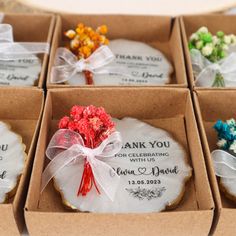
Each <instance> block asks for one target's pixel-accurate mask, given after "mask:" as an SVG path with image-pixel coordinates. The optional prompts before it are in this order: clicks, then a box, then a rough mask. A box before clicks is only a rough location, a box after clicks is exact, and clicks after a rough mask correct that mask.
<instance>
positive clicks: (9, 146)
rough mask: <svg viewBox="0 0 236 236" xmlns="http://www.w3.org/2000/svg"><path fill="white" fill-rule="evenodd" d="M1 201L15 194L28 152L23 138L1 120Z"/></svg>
mask: <svg viewBox="0 0 236 236" xmlns="http://www.w3.org/2000/svg"><path fill="white" fill-rule="evenodd" d="M0 134H1V135H0V203H4V202H6V200H7V198H8V197H10V196H11V195H13V194H14V190H15V188H16V186H17V183H18V179H19V177H20V175H21V174H22V171H23V168H24V163H25V158H26V153H25V145H24V144H23V143H22V138H21V137H20V136H19V135H18V134H16V133H14V132H13V131H11V130H10V128H9V126H8V125H7V124H5V123H3V122H1V121H0Z"/></svg>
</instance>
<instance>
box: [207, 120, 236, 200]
mask: <svg viewBox="0 0 236 236" xmlns="http://www.w3.org/2000/svg"><path fill="white" fill-rule="evenodd" d="M214 129H215V130H216V132H217V136H218V141H217V146H218V147H219V149H217V150H214V151H213V152H212V154H211V155H212V160H213V164H214V168H215V173H216V175H217V176H218V177H220V184H221V188H222V190H223V191H224V192H225V193H226V196H228V197H229V198H230V199H232V200H234V201H236V121H235V120H234V119H230V120H226V122H223V121H221V120H218V121H217V122H216V124H215V125H214Z"/></svg>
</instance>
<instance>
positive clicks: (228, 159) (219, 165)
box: [211, 150, 236, 179]
mask: <svg viewBox="0 0 236 236" xmlns="http://www.w3.org/2000/svg"><path fill="white" fill-rule="evenodd" d="M211 157H212V161H213V165H214V169H215V174H216V175H217V176H219V177H222V178H231V179H236V157H235V156H233V155H231V154H230V153H228V152H226V151H223V150H215V151H213V152H212V153H211Z"/></svg>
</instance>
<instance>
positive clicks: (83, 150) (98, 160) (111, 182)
mask: <svg viewBox="0 0 236 236" xmlns="http://www.w3.org/2000/svg"><path fill="white" fill-rule="evenodd" d="M61 140H63V141H61ZM61 142H62V143H61ZM121 147H122V141H121V136H120V133H119V132H114V133H112V134H111V135H110V136H109V137H108V138H107V139H105V140H104V141H103V142H102V143H101V144H100V145H99V146H98V147H97V148H94V149H91V148H87V147H85V146H84V142H83V139H82V137H81V136H80V134H78V133H76V132H74V131H71V130H68V129H59V130H58V131H57V132H56V133H55V134H54V136H53V137H52V139H51V141H50V143H49V145H48V148H47V150H46V155H47V157H48V158H49V159H50V160H51V162H50V163H49V165H48V166H47V167H46V169H45V170H44V172H43V175H42V185H41V192H42V191H43V190H44V188H45V187H46V186H47V184H48V183H49V181H50V180H51V179H52V178H53V177H54V176H56V175H57V173H58V172H60V170H61V169H63V168H64V167H66V166H68V165H70V164H73V162H74V161H76V163H78V164H79V165H81V166H84V159H86V161H87V162H89V164H90V166H91V169H92V172H93V175H94V179H95V181H96V184H98V186H100V187H101V188H102V190H103V191H104V193H105V194H106V195H107V196H108V197H109V198H110V199H111V200H112V201H113V200H114V197H115V193H116V189H117V187H118V184H119V181H120V177H119V176H118V175H117V173H116V172H115V171H114V170H113V168H112V167H111V166H109V165H108V164H107V163H106V159H107V158H108V157H109V158H112V157H114V155H115V154H116V153H118V152H119V151H120V150H121ZM78 187H79V186H78Z"/></svg>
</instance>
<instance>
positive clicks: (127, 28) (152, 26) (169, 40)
mask: <svg viewBox="0 0 236 236" xmlns="http://www.w3.org/2000/svg"><path fill="white" fill-rule="evenodd" d="M79 22H82V23H84V24H85V25H88V26H91V27H93V28H97V27H98V26H99V25H102V24H106V25H107V26H108V30H109V32H108V38H109V39H111V40H112V39H118V38H124V39H129V40H136V41H142V42H146V43H150V44H151V45H153V46H154V47H157V48H158V49H160V50H161V51H162V52H163V53H164V54H165V55H166V56H167V58H168V60H170V62H171V63H172V65H173V67H174V73H173V75H172V78H171V81H172V82H171V83H170V84H167V85H163V86H164V87H187V86H188V84H187V78H186V71H185V65H184V55H183V48H182V42H181V33H180V26H179V20H178V19H177V20H174V19H173V18H171V17H167V16H136V15H70V14H62V15H59V16H58V17H57V22H56V26H55V33H54V37H53V41H52V51H51V57H50V61H49V67H48V75H47V88H68V87H71V88H72V86H69V85H66V84H52V83H50V74H51V69H52V66H53V64H54V59H55V53H56V49H57V48H58V47H60V46H64V44H65V42H64V41H65V39H64V38H63V33H64V32H65V31H66V30H68V29H74V28H75V27H76V25H77V24H78V23H79ZM63 40H64V41H63ZM163 86H161V87H163ZM73 87H78V86H73ZM82 87H89V85H84V86H82ZM90 87H91V85H90ZM100 87H102V86H100ZM105 87H112V86H105ZM116 87H117V86H116Z"/></svg>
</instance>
